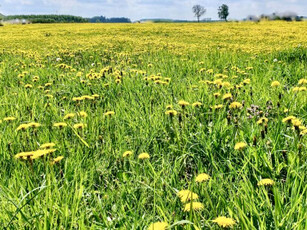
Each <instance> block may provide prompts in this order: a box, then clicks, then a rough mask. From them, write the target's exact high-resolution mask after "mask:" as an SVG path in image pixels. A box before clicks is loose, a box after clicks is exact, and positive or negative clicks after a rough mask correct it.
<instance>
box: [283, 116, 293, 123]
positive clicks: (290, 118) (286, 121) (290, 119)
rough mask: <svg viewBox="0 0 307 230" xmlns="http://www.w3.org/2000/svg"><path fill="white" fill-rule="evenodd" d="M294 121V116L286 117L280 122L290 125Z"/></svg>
mask: <svg viewBox="0 0 307 230" xmlns="http://www.w3.org/2000/svg"><path fill="white" fill-rule="evenodd" d="M294 119H296V117H295V116H288V117H286V118H284V119H283V120H282V122H283V123H290V122H291V121H292V120H294Z"/></svg>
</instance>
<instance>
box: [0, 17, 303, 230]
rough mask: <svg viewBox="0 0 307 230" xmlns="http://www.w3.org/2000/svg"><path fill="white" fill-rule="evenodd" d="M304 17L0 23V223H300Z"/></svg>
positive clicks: (223, 225)
mask: <svg viewBox="0 0 307 230" xmlns="http://www.w3.org/2000/svg"><path fill="white" fill-rule="evenodd" d="M306 31H307V22H291V23H288V22H260V23H247V22H245V23H211V24H210V23H202V24H188V23H187V24H129V25H128V24H54V25H24V26H22V25H6V26H4V27H1V28H0V97H1V102H0V105H1V109H0V148H1V151H0V154H1V155H0V229H129V230H130V229H150V230H153V229H154V230H161V229H191V230H193V229H220V228H233V229H251V230H252V229H255V230H256V229H297V230H299V229H302V230H305V229H307V174H306V171H307V161H306V159H307V155H306V144H307V141H306V140H307V135H306V134H307V121H306V118H307V90H306V87H307V39H306V37H307V33H306Z"/></svg>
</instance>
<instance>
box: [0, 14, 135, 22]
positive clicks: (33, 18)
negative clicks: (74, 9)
mask: <svg viewBox="0 0 307 230" xmlns="http://www.w3.org/2000/svg"><path fill="white" fill-rule="evenodd" d="M3 19H4V20H5V21H9V20H15V19H19V20H26V21H27V22H30V23H85V22H92V23H131V20H130V19H129V18H124V17H119V18H106V17H104V16H96V17H93V18H83V17H79V16H73V15H56V14H48V15H47V14H46V15H9V16H4V17H3Z"/></svg>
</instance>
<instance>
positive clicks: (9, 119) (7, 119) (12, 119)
mask: <svg viewBox="0 0 307 230" xmlns="http://www.w3.org/2000/svg"><path fill="white" fill-rule="evenodd" d="M3 120H4V121H14V120H16V117H5V118H3Z"/></svg>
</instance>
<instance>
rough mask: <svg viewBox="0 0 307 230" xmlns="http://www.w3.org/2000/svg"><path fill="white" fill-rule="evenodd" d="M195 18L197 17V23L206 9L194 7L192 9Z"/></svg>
mask: <svg viewBox="0 0 307 230" xmlns="http://www.w3.org/2000/svg"><path fill="white" fill-rule="evenodd" d="M192 10H193V13H194V15H195V17H197V21H198V22H199V18H200V17H201V16H203V15H204V14H205V13H206V9H205V8H204V7H203V6H201V5H195V6H193V8H192Z"/></svg>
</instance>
